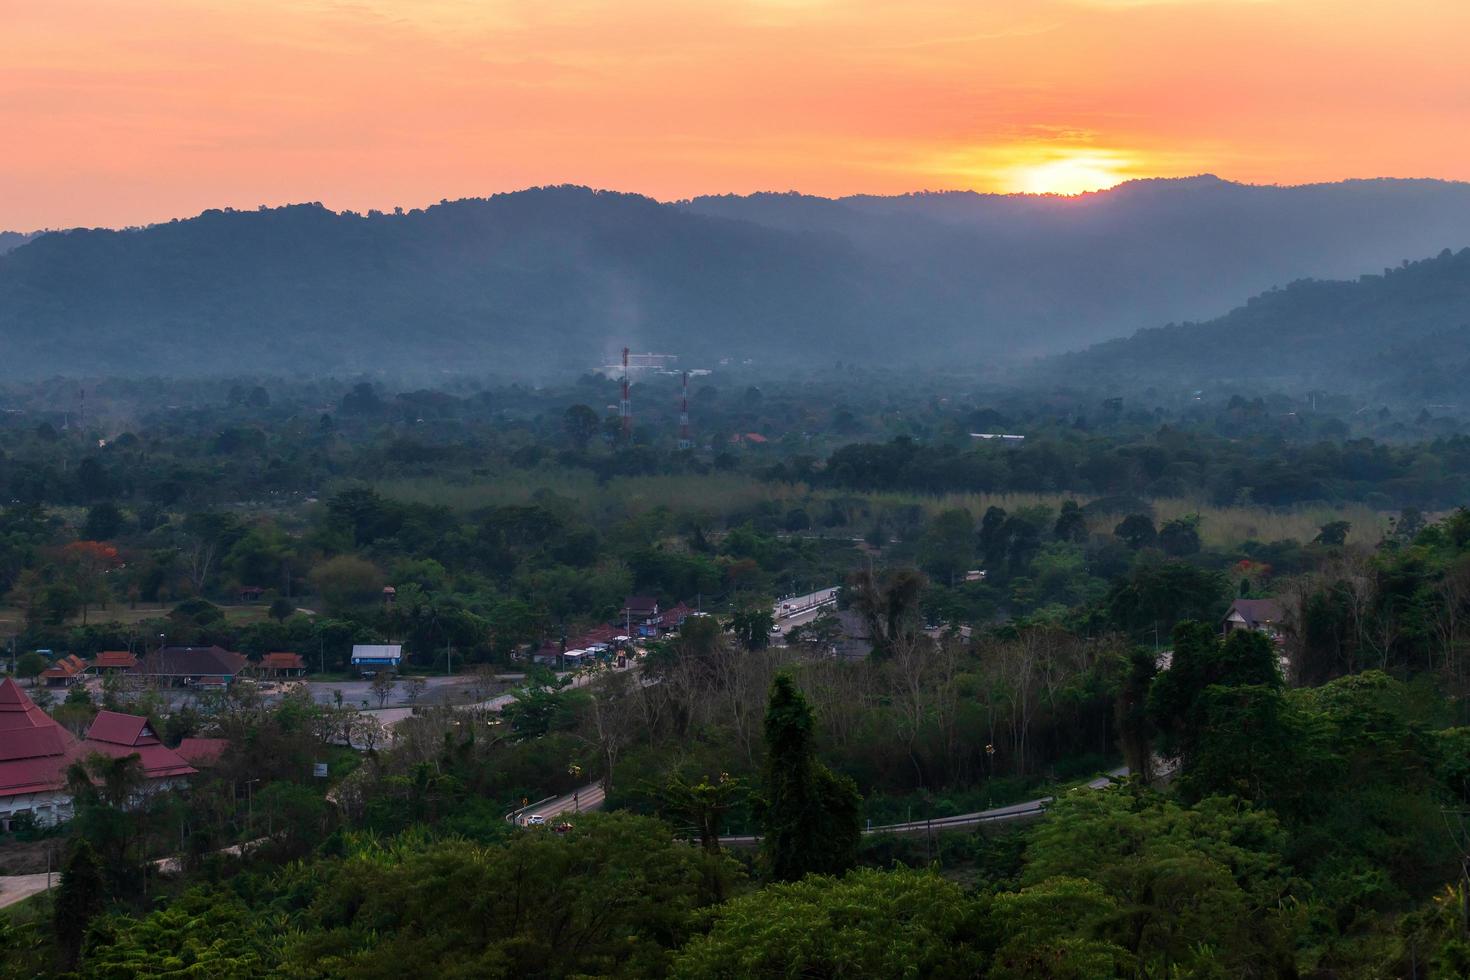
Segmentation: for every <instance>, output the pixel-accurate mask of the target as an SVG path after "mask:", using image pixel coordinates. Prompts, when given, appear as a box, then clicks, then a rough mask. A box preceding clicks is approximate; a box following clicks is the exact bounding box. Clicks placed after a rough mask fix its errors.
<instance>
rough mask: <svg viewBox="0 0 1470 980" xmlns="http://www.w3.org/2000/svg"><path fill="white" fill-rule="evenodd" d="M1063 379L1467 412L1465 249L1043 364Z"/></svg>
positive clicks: (1309, 287)
mask: <svg viewBox="0 0 1470 980" xmlns="http://www.w3.org/2000/svg"><path fill="white" fill-rule="evenodd" d="M1039 373H1040V374H1041V375H1042V376H1050V377H1051V378H1052V379H1053V380H1058V381H1063V380H1069V379H1077V378H1092V379H1106V383H1105V386H1107V385H1111V386H1114V387H1117V388H1119V389H1120V390H1121V389H1126V388H1134V389H1136V388H1138V387H1140V386H1144V385H1161V386H1171V387H1174V388H1179V387H1219V386H1221V385H1226V386H1235V387H1242V388H1251V387H1269V388H1294V389H1296V390H1298V391H1299V392H1300V391H1305V390H1307V389H1321V390H1325V391H1330V392H1344V391H1346V392H1351V393H1354V394H1359V395H1368V396H1372V397H1374V398H1377V399H1381V400H1383V401H1416V402H1419V403H1423V402H1425V401H1433V402H1440V403H1450V404H1453V405H1456V406H1457V407H1460V408H1463V407H1464V404H1463V403H1464V391H1465V378H1466V377H1467V375H1470V248H1466V249H1461V250H1460V251H1459V252H1451V251H1450V250H1449V249H1445V250H1444V251H1442V252H1441V253H1440V254H1439V255H1438V256H1436V257H1434V258H1432V259H1424V260H1421V261H1419V262H1405V263H1403V264H1401V265H1400V266H1397V267H1395V268H1390V269H1384V270H1383V272H1382V273H1380V274H1369V275H1363V276H1360V277H1358V278H1357V279H1355V280H1352V281H1345V282H1344V281H1322V280H1310V279H1308V280H1301V281H1298V282H1294V283H1290V284H1288V285H1287V286H1285V287H1283V288H1279V289H1272V290H1268V291H1267V292H1265V293H1262V294H1260V295H1258V296H1254V297H1252V298H1251V299H1250V300H1249V301H1248V302H1247V303H1246V304H1245V305H1243V306H1240V307H1238V308H1236V309H1234V310H1232V311H1230V312H1229V313H1227V314H1226V315H1224V316H1222V317H1218V318H1216V319H1213V320H1209V321H1206V322H1204V323H1181V324H1169V325H1167V326H1163V327H1156V328H1152V329H1148V330H1140V331H1138V332H1137V333H1136V334H1134V335H1133V336H1131V337H1127V338H1124V339H1119V340H1113V341H1108V342H1105V343H1101V344H1097V345H1095V346H1093V347H1091V348H1089V349H1087V350H1084V351H1081V352H1078V353H1075V354H1067V355H1062V356H1060V357H1055V358H1051V359H1048V360H1046V361H1044V362H1043V363H1042V364H1041V365H1039Z"/></svg>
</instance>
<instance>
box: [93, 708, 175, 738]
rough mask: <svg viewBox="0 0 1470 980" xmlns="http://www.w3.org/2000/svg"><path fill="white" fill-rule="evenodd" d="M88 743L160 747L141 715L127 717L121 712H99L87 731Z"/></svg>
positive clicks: (145, 719) (155, 736)
mask: <svg viewBox="0 0 1470 980" xmlns="http://www.w3.org/2000/svg"><path fill="white" fill-rule="evenodd" d="M87 741H89V742H111V743H113V744H114V745H133V746H137V745H158V744H159V741H158V736H157V735H155V734H154V733H153V728H152V727H151V726H150V725H149V724H148V719H147V718H144V717H142V716H141V715H125V714H123V713H122V712H120V711H99V712H97V717H96V718H93V719H92V727H91V728H88V729H87Z"/></svg>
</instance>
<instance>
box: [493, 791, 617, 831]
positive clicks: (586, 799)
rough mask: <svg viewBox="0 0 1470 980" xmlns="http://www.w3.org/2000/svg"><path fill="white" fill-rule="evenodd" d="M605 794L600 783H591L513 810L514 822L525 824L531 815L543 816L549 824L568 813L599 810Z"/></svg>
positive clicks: (605, 796)
mask: <svg viewBox="0 0 1470 980" xmlns="http://www.w3.org/2000/svg"><path fill="white" fill-rule="evenodd" d="M606 798H607V794H606V793H605V792H603V789H602V784H601V783H593V784H592V785H591V786H583V787H582V788H581V789H579V790H574V791H573V792H571V793H568V794H567V795H566V796H559V797H557V798H556V799H554V800H543V801H542V802H540V803H535V804H532V805H531V806H528V807H524V808H522V809H520V810H517V811H515V812H514V817H515V822H516V823H517V824H519V825H520V826H522V827H524V826H526V821H527V820H529V819H530V818H531V817H535V816H539V817H544V818H545V819H546V822H547V823H549V824H555V823H557V822H558V821H557V820H556V819H554V818H556V817H565V816H566V815H567V814H569V813H586V812H587V811H589V810H600V809H602V804H603V802H604V801H605V800H606Z"/></svg>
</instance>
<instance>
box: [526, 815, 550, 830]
mask: <svg viewBox="0 0 1470 980" xmlns="http://www.w3.org/2000/svg"><path fill="white" fill-rule="evenodd" d="M545 822H546V818H545V817H543V816H542V815H541V814H539V813H533V814H531V815H530V816H529V817H527V818H526V826H527V827H539V826H541V825H542V824H544V823H545Z"/></svg>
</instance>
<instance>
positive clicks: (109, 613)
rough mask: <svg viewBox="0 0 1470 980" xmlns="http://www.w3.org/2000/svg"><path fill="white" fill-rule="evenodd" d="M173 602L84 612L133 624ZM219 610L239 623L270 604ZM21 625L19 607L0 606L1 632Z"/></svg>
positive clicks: (75, 620) (160, 614) (261, 616)
mask: <svg viewBox="0 0 1470 980" xmlns="http://www.w3.org/2000/svg"><path fill="white" fill-rule="evenodd" d="M174 605H175V603H172V602H161V603H154V602H140V603H138V604H137V606H129V605H128V604H127V603H125V602H115V603H113V604H111V605H109V606H108V607H107V608H106V609H101V608H98V607H96V606H93V607H92V608H91V609H90V610H88V611H87V622H88V623H91V624H97V623H122V624H123V625H125V626H127V625H135V624H137V623H142V622H146V621H147V620H150V619H163V618H165V617H166V616H168V613H169V610H170V609H172V608H173V607H174ZM220 609H221V610H223V612H224V614H225V619H226V620H227V621H228V622H231V623H237V624H240V625H246V624H249V623H263V622H265V621H266V619H267V618H268V617H269V612H270V607H269V606H265V605H251V606H221V607H220ZM66 625H67V626H81V625H82V617H81V616H80V615H77V616H73V617H72V618H71V619H68V620H67V621H66ZM24 626H25V615H24V614H23V613H22V612H21V611H20V610H19V609H16V608H15V607H13V606H0V635H8V634H10V633H15V632H19V631H20V630H21V629H22V628H24Z"/></svg>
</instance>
